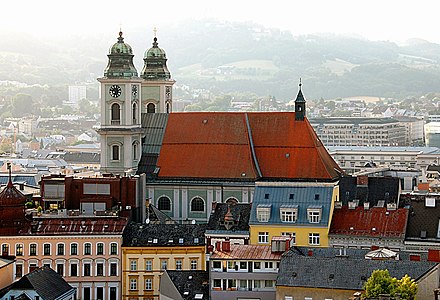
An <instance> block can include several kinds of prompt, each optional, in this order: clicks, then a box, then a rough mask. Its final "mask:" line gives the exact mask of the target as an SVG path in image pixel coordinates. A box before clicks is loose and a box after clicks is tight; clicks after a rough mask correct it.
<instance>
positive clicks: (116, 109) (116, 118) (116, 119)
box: [111, 103, 121, 125]
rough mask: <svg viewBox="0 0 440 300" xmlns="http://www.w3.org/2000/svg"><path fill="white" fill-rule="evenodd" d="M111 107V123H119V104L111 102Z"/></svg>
mask: <svg viewBox="0 0 440 300" xmlns="http://www.w3.org/2000/svg"><path fill="white" fill-rule="evenodd" d="M111 108H112V124H113V125H119V124H120V123H121V112H120V107H119V104H117V103H113V104H112V107H111Z"/></svg>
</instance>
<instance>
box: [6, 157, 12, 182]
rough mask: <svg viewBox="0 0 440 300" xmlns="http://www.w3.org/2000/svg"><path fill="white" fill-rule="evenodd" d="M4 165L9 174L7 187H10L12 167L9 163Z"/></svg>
mask: <svg viewBox="0 0 440 300" xmlns="http://www.w3.org/2000/svg"><path fill="white" fill-rule="evenodd" d="M6 165H7V168H8V172H9V182H8V186H12V166H11V163H10V162H8V163H7V164H6Z"/></svg>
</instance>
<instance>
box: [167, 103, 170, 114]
mask: <svg viewBox="0 0 440 300" xmlns="http://www.w3.org/2000/svg"><path fill="white" fill-rule="evenodd" d="M170 108H171V106H170V103H169V102H167V114H169V113H170Z"/></svg>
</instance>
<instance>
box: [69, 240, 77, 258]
mask: <svg viewBox="0 0 440 300" xmlns="http://www.w3.org/2000/svg"><path fill="white" fill-rule="evenodd" d="M70 255H78V244H77V243H71V244H70Z"/></svg>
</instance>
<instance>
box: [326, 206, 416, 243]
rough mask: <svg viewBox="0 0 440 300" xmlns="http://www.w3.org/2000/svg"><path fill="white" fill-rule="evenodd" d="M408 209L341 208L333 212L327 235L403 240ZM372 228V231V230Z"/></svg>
mask: <svg viewBox="0 0 440 300" xmlns="http://www.w3.org/2000/svg"><path fill="white" fill-rule="evenodd" d="M407 220H408V209H406V208H399V209H397V210H389V211H387V209H386V208H384V207H373V208H370V209H367V210H366V209H364V208H363V207H357V208H356V209H348V207H347V206H343V207H342V208H340V209H335V210H334V212H333V219H332V224H331V226H330V232H329V234H338V235H350V236H372V237H375V236H376V237H379V236H380V237H396V238H399V237H400V238H403V237H404V236H405V231H406V223H407ZM373 228H374V230H373Z"/></svg>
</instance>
